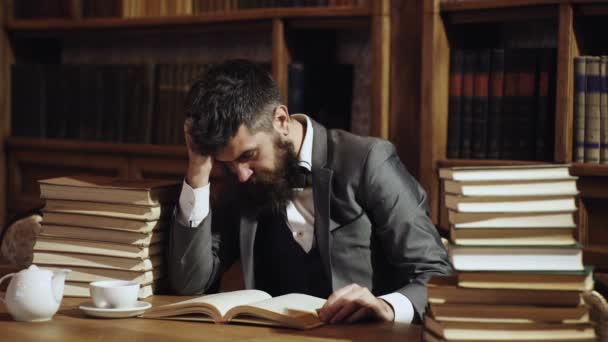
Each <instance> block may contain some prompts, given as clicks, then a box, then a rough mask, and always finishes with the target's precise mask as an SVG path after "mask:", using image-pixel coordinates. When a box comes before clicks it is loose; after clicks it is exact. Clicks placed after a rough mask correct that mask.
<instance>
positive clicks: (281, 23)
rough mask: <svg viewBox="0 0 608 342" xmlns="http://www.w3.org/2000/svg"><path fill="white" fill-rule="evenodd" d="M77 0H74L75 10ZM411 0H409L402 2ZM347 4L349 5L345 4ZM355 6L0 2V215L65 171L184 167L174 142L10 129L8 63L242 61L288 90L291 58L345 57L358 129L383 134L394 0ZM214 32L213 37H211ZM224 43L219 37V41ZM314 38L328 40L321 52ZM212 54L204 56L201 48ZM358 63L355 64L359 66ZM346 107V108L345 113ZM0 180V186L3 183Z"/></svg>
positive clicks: (130, 172)
mask: <svg viewBox="0 0 608 342" xmlns="http://www.w3.org/2000/svg"><path fill="white" fill-rule="evenodd" d="M79 2H80V0H72V2H71V5H72V6H74V7H73V8H77V6H76V4H78V3H79ZM408 2H409V1H408ZM351 3H357V2H355V1H352V2H351ZM358 3H361V4H363V5H357V6H354V5H353V6H327V7H301V8H300V7H289V8H288V7H286V8H259V9H246V10H232V11H217V12H206V13H197V14H196V15H175V16H163V17H159V16H156V17H137V18H121V17H105V18H89V17H82V16H79V15H77V14H74V13H73V12H71V13H72V14H71V16H68V17H65V18H41V19H16V18H14V17H13V10H12V8H13V5H14V2H13V1H9V0H2V1H1V7H0V11H1V12H0V20H1V22H0V25H2V27H3V28H4V29H3V30H2V33H1V34H2V36H0V51H2V56H1V57H0V58H1V59H0V75H1V79H0V91H1V92H2V94H3V96H2V97H0V115H1V116H2V121H1V122H2V125H1V126H0V139H2V140H3V141H5V142H6V143H5V149H4V151H3V153H0V165H4V167H2V168H1V169H2V171H1V172H2V174H1V175H0V176H1V177H0V189H1V190H4V193H6V196H5V197H2V199H0V220H2V221H3V222H6V220H7V219H8V218H10V217H11V216H12V215H13V214H16V213H20V212H24V211H27V210H29V209H31V208H33V207H36V206H39V205H40V200H39V199H38V189H37V185H36V180H37V179H40V178H45V177H53V176H56V175H65V174H69V173H72V174H100V175H115V176H123V177H129V178H147V177H150V178H159V177H160V178H172V179H181V177H183V172H184V170H185V165H186V163H187V154H186V151H185V148H184V147H183V146H181V145H166V146H164V145H152V144H137V143H113V142H101V141H89V140H87V141H83V140H82V139H71V140H70V139H68V140H66V139H39V138H28V137H16V136H12V134H11V122H10V119H11V103H10V101H11V100H10V99H11V81H10V70H11V65H12V64H14V63H15V62H17V63H20V62H30V63H50V64H63V63H82V64H87V63H90V64H95V63H109V64H115V63H119V64H123V63H126V64H129V63H132V64H138V63H208V62H215V61H217V60H220V59H224V58H243V57H246V58H250V59H253V60H255V61H258V62H262V63H267V64H268V65H270V68H271V70H272V73H273V76H274V77H275V79H276V80H277V82H278V84H279V87H280V90H281V93H282V95H283V97H284V98H285V99H286V98H287V96H288V82H289V79H288V74H289V72H288V71H289V64H290V63H291V62H292V61H296V60H304V61H307V60H312V61H323V59H324V58H332V59H334V60H337V61H338V62H343V63H353V64H356V66H355V70H354V73H355V76H354V77H355V78H357V77H359V79H362V80H363V81H361V82H364V83H365V84H366V85H365V86H364V87H362V90H360V92H362V93H359V94H353V96H355V95H358V97H359V98H361V99H363V100H362V101H360V102H359V103H358V106H357V108H358V114H356V115H355V113H353V116H356V117H357V118H358V120H362V121H363V122H364V125H363V126H362V128H360V129H359V130H360V131H362V132H359V133H364V134H370V135H375V136H381V137H384V138H390V137H391V135H394V134H398V133H397V132H395V131H391V130H390V129H389V128H390V125H389V122H390V120H391V117H392V116H394V115H393V113H392V112H391V111H390V104H391V103H390V87H389V84H390V82H391V73H390V68H391V62H392V59H391V58H392V55H391V48H390V46H391V41H395V39H396V37H395V36H394V35H392V34H391V21H395V20H396V16H394V15H393V16H391V8H392V7H394V6H398V5H395V3H397V2H395V1H390V0H381V1H362V2H358ZM218 37H221V39H220V38H218ZM222 39H223V41H222ZM315 44H319V45H320V46H321V47H323V46H334V45H335V49H333V50H332V51H331V52H330V53H333V55H332V56H327V54H328V53H327V52H324V51H323V50H322V49H315ZM201 45H202V46H204V48H207V49H208V48H210V49H212V50H213V53H211V54H209V55H206V54H204V53H203V52H204V51H203V50H204V49H203V48H202V47H201ZM357 63H358V64H357ZM353 111H354V109H353ZM5 180H6V181H7V183H4V182H5Z"/></svg>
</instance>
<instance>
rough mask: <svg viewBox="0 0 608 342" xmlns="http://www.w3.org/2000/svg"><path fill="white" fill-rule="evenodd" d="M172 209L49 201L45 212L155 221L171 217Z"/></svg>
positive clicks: (46, 203) (168, 207)
mask: <svg viewBox="0 0 608 342" xmlns="http://www.w3.org/2000/svg"><path fill="white" fill-rule="evenodd" d="M171 209H172V208H171V206H168V205H165V206H146V205H128V204H115V203H102V202H86V201H70V200H58V199H47V200H46V201H45V205H44V208H43V211H44V212H55V213H68V214H81V215H92V216H106V217H116V218H125V219H132V220H140V221H154V220H158V219H160V218H161V217H167V216H169V215H170V214H171Z"/></svg>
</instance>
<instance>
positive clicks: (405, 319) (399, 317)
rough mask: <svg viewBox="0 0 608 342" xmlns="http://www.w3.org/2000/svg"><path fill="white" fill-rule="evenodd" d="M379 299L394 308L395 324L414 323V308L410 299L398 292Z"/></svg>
mask: <svg viewBox="0 0 608 342" xmlns="http://www.w3.org/2000/svg"><path fill="white" fill-rule="evenodd" d="M378 298H380V299H383V300H384V301H385V302H387V303H388V304H389V305H390V306H392V307H393V311H394V312H395V320H394V322H396V323H412V320H413V319H414V306H412V302H410V300H409V298H407V297H406V296H404V295H402V294H401V293H398V292H393V293H389V294H387V295H384V296H380V297H378Z"/></svg>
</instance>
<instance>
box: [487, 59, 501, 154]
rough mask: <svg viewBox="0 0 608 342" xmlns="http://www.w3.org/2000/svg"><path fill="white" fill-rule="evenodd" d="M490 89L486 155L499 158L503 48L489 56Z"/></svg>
mask: <svg viewBox="0 0 608 342" xmlns="http://www.w3.org/2000/svg"><path fill="white" fill-rule="evenodd" d="M490 60H491V61H490V63H491V66H490V68H491V72H490V83H489V86H490V90H489V93H488V95H489V98H488V148H487V156H488V158H490V159H499V158H500V142H501V132H502V129H501V128H502V127H501V121H502V120H501V119H502V114H503V113H502V102H503V89H504V88H503V86H504V74H505V51H504V50H503V49H495V50H492V55H491V58H490Z"/></svg>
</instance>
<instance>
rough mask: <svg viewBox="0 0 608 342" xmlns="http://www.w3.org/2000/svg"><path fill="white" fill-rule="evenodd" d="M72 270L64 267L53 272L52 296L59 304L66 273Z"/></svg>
mask: <svg viewBox="0 0 608 342" xmlns="http://www.w3.org/2000/svg"><path fill="white" fill-rule="evenodd" d="M70 272H72V270H68V269H64V270H60V271H56V272H54V273H53V281H52V284H53V296H54V297H55V301H56V302H57V303H58V304H59V303H61V300H62V299H63V289H64V287H65V277H66V276H67V275H68V273H70Z"/></svg>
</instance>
